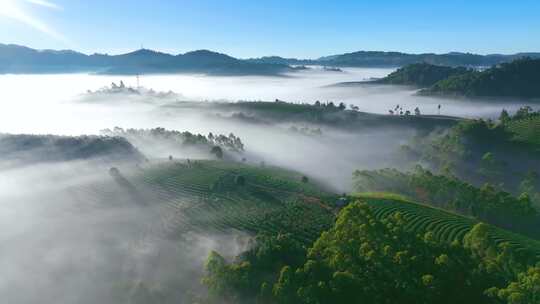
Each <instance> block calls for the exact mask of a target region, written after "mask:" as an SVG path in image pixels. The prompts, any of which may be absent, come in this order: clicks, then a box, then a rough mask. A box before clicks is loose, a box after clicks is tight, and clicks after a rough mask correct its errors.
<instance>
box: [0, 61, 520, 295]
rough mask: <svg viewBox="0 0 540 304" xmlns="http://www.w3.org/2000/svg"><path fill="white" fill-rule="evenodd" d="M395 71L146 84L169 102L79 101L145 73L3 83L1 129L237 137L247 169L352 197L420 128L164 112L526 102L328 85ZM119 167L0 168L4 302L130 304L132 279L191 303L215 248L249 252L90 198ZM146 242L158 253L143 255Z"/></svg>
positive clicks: (227, 239) (476, 107)
mask: <svg viewBox="0 0 540 304" xmlns="http://www.w3.org/2000/svg"><path fill="white" fill-rule="evenodd" d="M391 71H392V70H391V69H345V71H344V72H343V73H338V72H329V71H321V70H309V71H304V72H300V73H297V74H294V75H290V76H289V77H208V76H194V75H191V76H190V75H168V76H143V77H141V79H140V83H141V85H142V86H144V87H146V88H152V89H154V90H156V91H165V92H166V91H169V90H172V91H174V92H176V93H178V94H180V95H179V96H174V97H168V98H147V97H144V96H143V97H140V96H139V97H136V96H135V97H133V96H130V97H128V96H126V95H124V94H112V95H110V94H104V95H103V96H98V97H95V96H94V97H91V98H90V97H89V96H88V95H83V94H84V93H85V92H86V91H87V90H92V91H95V90H98V89H100V88H102V87H105V86H108V85H110V84H111V82H115V83H117V84H119V82H120V80H123V81H124V83H125V84H126V85H127V86H135V85H136V79H135V77H127V76H124V77H120V76H96V75H83V74H76V75H0V104H1V108H0V133H15V134H20V133H27V134H57V135H80V134H99V132H100V130H103V129H106V128H113V127H115V126H119V127H122V128H156V127H164V128H166V129H169V130H179V131H190V132H193V133H202V134H207V133H208V132H213V133H214V134H229V132H233V133H234V134H235V135H237V136H239V137H240V138H241V140H242V141H243V143H244V144H245V148H246V154H245V156H246V157H247V158H248V161H249V162H252V163H258V162H260V161H264V162H265V163H267V164H272V165H279V166H283V167H287V168H291V169H295V170H298V171H301V172H303V173H305V174H307V175H309V176H310V177H313V178H314V179H317V180H320V181H322V182H324V183H325V184H327V185H329V186H331V187H333V189H335V190H336V191H348V190H350V182H351V173H352V171H353V170H354V169H375V168H381V167H388V166H391V167H399V161H397V160H395V159H392V157H393V155H394V154H393V153H395V151H396V150H397V149H398V147H399V145H400V144H402V143H405V142H406V141H407V140H408V138H410V136H411V135H412V134H413V131H412V130H408V129H403V128H399V129H397V128H393V129H390V128H388V127H385V128H379V129H366V130H361V131H356V130H354V131H343V130H338V129H332V128H327V127H324V126H322V127H321V126H305V125H303V124H302V123H300V122H299V123H298V125H295V124H294V122H293V123H288V124H275V125H265V124H248V123H246V122H242V121H239V120H233V119H224V118H219V117H217V116H215V115H209V113H201V112H200V108H199V109H197V108H190V107H167V106H166V105H168V104H169V103H177V102H178V101H193V100H202V101H204V100H208V101H218V100H221V101H224V100H227V101H237V100H265V101H272V100H275V99H280V100H285V101H289V102H307V103H313V102H314V101H316V100H320V101H322V102H325V101H333V102H334V103H339V102H345V103H347V104H354V105H356V106H358V107H359V110H360V111H367V112H374V113H381V114H386V113H387V111H388V109H391V108H394V107H395V105H396V104H400V105H402V107H403V108H404V109H410V110H412V109H414V108H415V107H419V108H420V109H421V111H422V113H423V114H436V111H437V105H438V104H442V110H441V114H444V115H455V116H467V117H496V116H497V115H498V113H499V112H500V111H501V109H502V108H506V109H509V110H514V109H516V108H518V107H519V106H522V105H523V104H519V103H517V100H516V103H510V102H508V103H498V104H488V103H486V102H475V103H472V102H464V101H455V100H447V99H434V98H425V97H417V96H414V95H413V93H414V90H413V89H410V88H403V87H389V86H385V87H382V86H349V87H336V86H330V87H329V85H332V84H335V83H339V82H349V81H361V80H368V79H370V78H373V77H375V78H379V77H383V76H385V75H386V74H388V73H390V72H391ZM209 105H210V107H209V108H210V109H211V108H212V107H211V104H209ZM225 114H231V113H225ZM291 127H295V128H300V129H301V128H305V127H307V128H309V130H312V129H314V128H318V127H321V129H322V135H317V136H313V135H306V134H301V132H300V133H298V132H293V131H291V129H290V128H291ZM168 147H169V146H167V145H166V144H160V143H159V142H156V143H155V144H152V145H148V146H140V147H137V148H138V149H139V150H140V151H141V152H142V153H144V154H145V155H146V156H148V157H149V158H152V157H167V156H168V155H174V157H175V158H181V157H182V156H183V154H182V151H169V148H168ZM184 152H185V151H184ZM39 156H40V155H37V156H36V157H35V159H39ZM184 156H185V155H184ZM109 166H110V164H101V165H99V164H98V165H96V164H95V163H85V162H78V161H71V162H63V163H54V164H39V163H38V164H33V165H31V164H26V166H24V167H10V166H5V167H6V168H9V169H0V266H1V268H2V271H1V273H0V294H1V295H2V297H3V299H4V300H5V302H6V303H37V302H39V301H45V302H54V303H124V302H125V303H131V302H130V300H129V294H130V293H137V292H141V291H140V288H139V289H137V288H135V289H133V290H132V289H131V288H132V287H128V286H125V285H120V286H118V285H115V284H117V283H118V282H133V281H134V282H138V281H144V282H145V283H148V284H150V285H151V286H149V287H148V288H150V289H151V288H172V290H173V291H175V292H177V293H179V294H178V295H177V297H176V295H175V297H176V298H175V299H182V298H185V297H187V296H188V295H187V294H186V292H187V290H191V289H197V288H199V287H200V286H198V285H197V282H198V280H199V278H200V274H201V269H202V263H203V260H204V258H205V257H206V255H207V254H208V252H209V251H210V250H212V249H218V250H219V251H220V252H222V253H225V254H227V255H230V256H233V255H235V254H237V253H239V250H241V248H240V247H241V244H242V243H240V244H237V243H236V242H235V240H237V239H238V234H237V233H232V234H230V235H195V236H193V237H192V238H191V239H189V240H185V241H184V243H183V244H178V243H171V242H169V241H167V240H163V239H160V238H159V237H156V238H155V239H153V238H151V239H150V241H149V242H146V241H144V240H146V239H147V238H145V237H141V233H144V231H146V229H147V228H148V227H147V226H145V225H146V224H145V223H155V222H159V221H160V218H159V215H158V214H157V213H156V212H155V210H151V209H145V207H140V206H138V207H137V206H134V205H133V202H131V201H130V198H129V196H124V195H122V193H120V192H118V191H119V190H118V189H117V190H114V189H113V190H110V189H109V190H106V191H105V190H104V191H103V193H104V195H106V197H104V198H96V197H94V196H91V197H86V198H85V197H84V196H85V195H86V194H84V193H86V192H85V191H86V190H85V189H88V187H94V186H92V185H94V184H96V185H98V186H99V185H101V184H111V176H109V174H108V168H109ZM122 170H123V169H122ZM99 187H101V186H99ZM138 190H140V189H138ZM99 192H100V191H97V192H96V193H99ZM81 202H82V203H81ZM88 202H91V204H88ZM242 237H244V236H243V235H242ZM141 239H142V240H143V241H144V242H143V243H145V244H149V246H147V247H148V248H147V247H144V246H142V247H141V246H139V245H140V244H141ZM186 242H187V243H186ZM143 245H144V244H143ZM169 283H170V284H172V285H167V284H169ZM111 286H112V287H114V288H112V287H111ZM171 286H172V287H171ZM111 292H112V293H111ZM116 292H117V293H119V295H117V294H116ZM189 292H191V291H189ZM125 294H128V299H127V300H126V298H124V296H125ZM118 296H120V298H117V297H118ZM180 302H181V301H180ZM163 303H165V302H163Z"/></svg>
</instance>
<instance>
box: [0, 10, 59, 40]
mask: <svg viewBox="0 0 540 304" xmlns="http://www.w3.org/2000/svg"><path fill="white" fill-rule="evenodd" d="M28 2H30V3H33V4H36V5H40V6H44V7H48V8H55V9H61V8H60V7H59V6H57V5H55V4H53V3H51V2H48V1H40V0H32V1H28ZM0 17H6V18H9V19H12V20H15V21H18V22H21V23H23V24H26V25H28V26H30V27H32V28H34V29H36V30H38V31H40V32H42V33H44V34H46V35H48V36H50V37H52V38H54V39H57V40H60V41H64V42H66V38H65V37H64V36H63V35H62V34H60V33H58V32H56V31H55V30H54V29H52V28H51V27H49V26H48V25H47V24H45V23H43V22H42V21H41V20H39V19H37V18H35V17H33V16H31V15H30V14H29V13H27V12H25V11H24V10H23V9H22V7H21V5H20V4H19V2H18V1H14V0H0Z"/></svg>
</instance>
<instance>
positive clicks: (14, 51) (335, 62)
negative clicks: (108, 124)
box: [0, 44, 540, 75]
mask: <svg viewBox="0 0 540 304" xmlns="http://www.w3.org/2000/svg"><path fill="white" fill-rule="evenodd" d="M527 56H528V57H532V58H540V53H518V54H513V55H498V54H497V55H477V54H470V53H447V54H407V53H400V52H379V51H359V52H354V53H347V54H340V55H333V56H326V57H321V58H318V59H297V58H283V57H279V56H267V57H261V58H250V59H238V58H234V57H231V56H228V55H225V54H221V53H217V52H212V51H208V50H198V51H193V52H187V53H185V54H177V55H172V54H167V53H162V52H158V51H153V50H149V49H139V50H137V51H133V52H130V53H126V54H120V55H108V54H98V53H96V54H92V55H86V54H83V53H80V52H76V51H72V50H60V51H57V50H36V49H32V48H29V47H25V46H20V45H14V44H0V73H67V72H95V73H103V74H145V73H146V74H149V73H205V74H217V75H279V74H283V73H286V72H292V71H295V70H296V68H294V67H292V66H294V65H323V66H336V67H338V66H339V67H400V66H405V65H408V64H415V63H428V64H433V65H446V66H470V67H479V66H483V67H485V66H492V65H495V64H500V63H503V62H508V61H512V60H514V59H518V58H522V57H527Z"/></svg>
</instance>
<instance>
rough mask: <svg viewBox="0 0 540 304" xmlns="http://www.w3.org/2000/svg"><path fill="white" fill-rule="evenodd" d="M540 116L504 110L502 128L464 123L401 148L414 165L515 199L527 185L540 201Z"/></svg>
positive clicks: (491, 124)
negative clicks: (539, 133)
mask: <svg viewBox="0 0 540 304" xmlns="http://www.w3.org/2000/svg"><path fill="white" fill-rule="evenodd" d="M527 113H529V114H527ZM523 117H527V118H523ZM535 117H537V116H536V114H534V112H531V111H529V110H527V108H523V109H521V110H519V111H518V112H517V113H516V115H514V116H510V115H508V114H507V112H506V111H503V112H502V115H501V120H500V122H498V123H494V122H492V121H484V120H464V121H461V122H460V123H458V124H457V125H456V126H454V127H452V128H450V129H449V130H445V131H442V132H441V131H436V132H433V133H432V134H431V136H418V137H416V138H413V140H411V142H410V143H409V144H408V145H405V146H403V147H402V148H403V149H402V151H403V152H404V153H403V155H404V156H405V161H407V162H409V163H411V164H423V165H428V166H429V167H430V168H432V169H433V170H434V171H436V172H439V173H442V174H452V175H455V176H457V177H459V178H461V179H463V180H465V181H467V182H470V183H472V184H473V185H476V186H481V185H483V184H484V183H491V184H493V185H496V186H497V187H499V188H501V189H504V190H506V191H509V192H511V193H512V194H514V195H520V194H521V193H523V192H524V190H523V189H522V188H523V183H524V182H525V183H527V184H529V186H531V187H530V189H529V190H531V191H527V192H528V194H529V195H531V196H535V192H538V191H539V190H540V183H539V180H538V179H537V178H534V177H535V176H537V175H538V171H537V170H538V169H537V168H540V153H539V150H538V148H537V147H538V144H537V143H536V142H535V141H536V140H538V139H537V138H536V137H534V136H532V135H534V134H531V132H535V131H533V130H534V129H535V126H534V123H535V121H536V120H535V119H537V118H535Z"/></svg>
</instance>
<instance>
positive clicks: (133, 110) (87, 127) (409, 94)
mask: <svg viewBox="0 0 540 304" xmlns="http://www.w3.org/2000/svg"><path fill="white" fill-rule="evenodd" d="M392 71H393V70H392V69H377V68H345V69H343V72H332V71H322V70H320V69H317V68H314V69H312V70H307V71H302V72H298V73H295V74H291V75H289V76H288V77H262V76H257V77H256V76H243V77H232V76H230V77H211V76H203V75H154V76H142V77H141V78H140V84H141V85H142V86H144V87H147V88H152V89H154V90H157V91H169V90H172V91H174V92H176V93H179V94H181V96H182V98H179V99H181V100H208V101H215V100H228V101H237V100H265V101H272V100H275V99H280V100H285V101H288V102H307V103H313V102H314V101H316V100H320V101H322V102H324V101H333V102H338V103H339V102H345V103H347V104H354V105H356V106H358V107H359V110H360V111H365V112H372V113H381V114H386V113H387V112H388V110H389V109H391V108H394V107H395V105H396V104H400V105H402V106H403V107H404V108H405V109H410V110H412V109H414V108H415V107H417V106H418V107H420V109H421V111H422V113H424V114H437V105H438V104H441V105H442V109H441V114H444V115H451V116H466V117H496V116H497V115H498V113H499V112H500V110H501V109H502V108H507V109H509V110H512V109H516V108H517V107H519V106H521V105H522V103H519V104H516V103H518V102H519V101H518V100H515V102H516V103H514V102H513V101H512V102H510V101H509V102H499V103H496V104H493V103H487V102H474V103H472V102H467V101H456V100H449V99H440V98H427V97H418V96H414V95H413V94H414V89H411V88H406V87H395V86H384V87H381V86H349V87H328V86H329V85H332V84H335V83H340V82H350V81H362V80H369V79H370V78H380V77H384V76H385V75H387V74H388V73H390V72H392ZM120 80H123V81H124V82H125V83H126V85H127V86H136V78H135V77H134V76H98V75H86V74H69V75H0V104H1V107H2V108H1V111H0V132H8V133H53V134H70V135H75V134H83V133H84V134H96V133H97V132H98V131H99V130H101V129H103V128H107V127H111V126H115V125H119V126H124V127H155V126H156V125H158V123H156V121H155V120H154V119H153V118H152V119H150V118H149V117H148V115H147V112H146V111H147V110H150V109H149V107H148V106H147V107H145V106H142V105H139V106H138V107H135V106H134V105H129V106H126V107H108V106H104V104H103V103H101V104H99V105H96V104H88V103H77V102H76V101H77V100H78V99H79V95H80V94H82V93H84V92H86V91H87V90H96V89H99V88H101V87H104V86H108V85H110V84H111V82H116V83H119V81H120ZM111 103H112V102H111Z"/></svg>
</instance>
